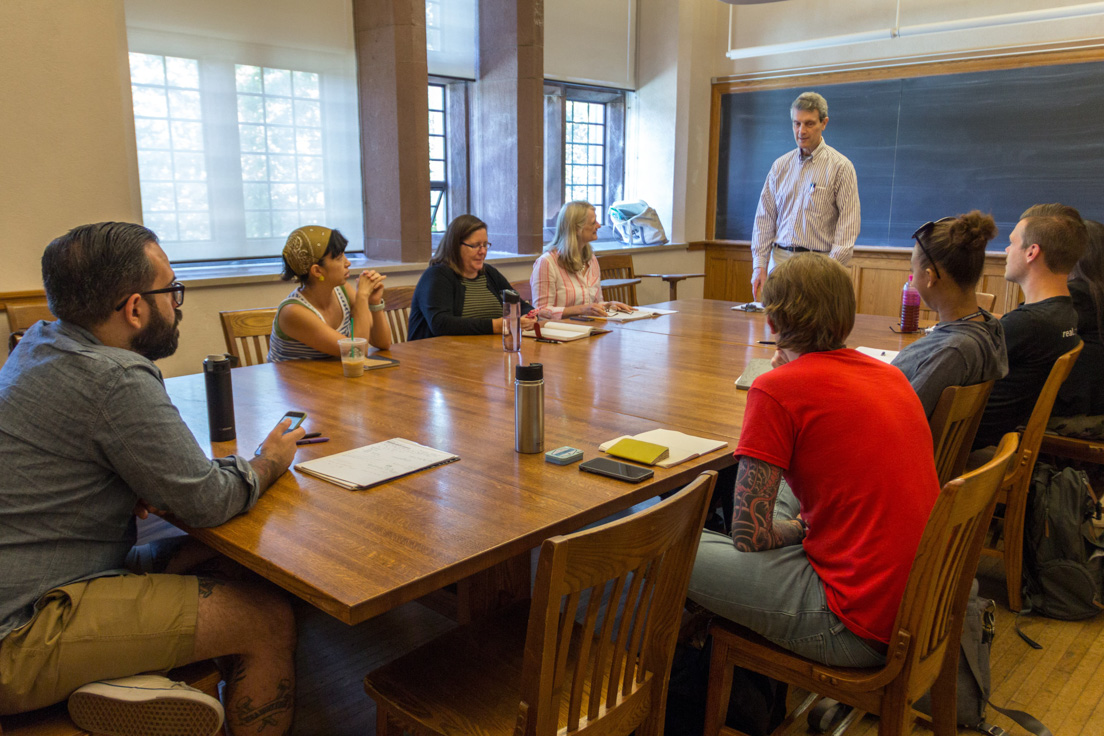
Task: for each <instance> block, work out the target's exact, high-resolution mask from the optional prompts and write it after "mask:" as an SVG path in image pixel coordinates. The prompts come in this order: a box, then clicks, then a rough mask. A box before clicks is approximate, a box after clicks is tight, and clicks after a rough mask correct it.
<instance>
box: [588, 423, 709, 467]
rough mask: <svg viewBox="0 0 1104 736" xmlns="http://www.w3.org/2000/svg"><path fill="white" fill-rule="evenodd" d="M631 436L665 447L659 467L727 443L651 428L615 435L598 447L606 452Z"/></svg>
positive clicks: (690, 457) (696, 455) (683, 460)
mask: <svg viewBox="0 0 1104 736" xmlns="http://www.w3.org/2000/svg"><path fill="white" fill-rule="evenodd" d="M626 438H631V439H634V440H640V441H641V442H651V443H653V444H656V445H661V446H663V447H666V448H667V457H666V458H665V459H663V460H660V461H658V462H656V463H655V464H656V465H658V466H659V467H661V468H672V467H674V466H676V465H678V464H679V463H684V462H686V461H687V460H692V459H694V458H696V457H699V456H701V455H705V454H706V453H709V452H713V451H714V450H719V449H721V448H722V447H726V446H727V445H728V443H727V442H725V441H724V440H710V439H706V438H705V437H695V436H694V435H692V434H683V433H682V432H676V431H675V430H673V429H653V430H650V431H648V432H641V433H640V434H636V435H631V436H630V435H625V436H623V437H615V438H613V439H612V440H610V441H609V442H603V443H602V444H600V445H598V449H599V450H601V451H602V452H606V451H607V450H608V449H609V448H610V447H613V446H614V445H615V444H617V443H618V442H620V441H621V440H623V439H626Z"/></svg>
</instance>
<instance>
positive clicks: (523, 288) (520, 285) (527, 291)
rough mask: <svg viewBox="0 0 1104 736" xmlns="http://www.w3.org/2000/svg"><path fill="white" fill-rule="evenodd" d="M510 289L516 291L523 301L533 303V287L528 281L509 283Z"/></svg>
mask: <svg viewBox="0 0 1104 736" xmlns="http://www.w3.org/2000/svg"><path fill="white" fill-rule="evenodd" d="M510 288H511V289H513V290H514V291H516V292H517V293H518V295H519V296H520V297H521V298H522V300H523V301H527V302H529V303H530V304H532V303H533V285H532V284H530V283H529V282H528V281H511V282H510Z"/></svg>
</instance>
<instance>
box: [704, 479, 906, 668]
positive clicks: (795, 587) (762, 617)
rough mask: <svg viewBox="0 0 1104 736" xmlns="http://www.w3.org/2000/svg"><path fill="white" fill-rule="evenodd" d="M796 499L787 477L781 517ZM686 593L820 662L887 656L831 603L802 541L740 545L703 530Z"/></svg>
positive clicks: (857, 662) (866, 661)
mask: <svg viewBox="0 0 1104 736" xmlns="http://www.w3.org/2000/svg"><path fill="white" fill-rule="evenodd" d="M796 506H797V505H796V499H794V498H793V495H792V492H790V490H789V488H787V487H785V484H784V483H783V488H782V489H781V490H780V492H779V501H778V504H777V505H776V508H775V511H776V514H775V515H776V517H778V516H789V515H790V514H792V515H794V516H796V513H797V507H796ZM778 512H781V513H778ZM787 512H789V513H787ZM791 518H792V516H791ZM687 595H688V597H689V598H690V600H692V601H694V602H695V603H698V604H699V605H701V606H704V607H705V608H707V609H709V610H710V611H712V612H713V613H716V614H718V615H720V616H723V617H724V618H727V619H728V620H730V621H734V622H735V623H738V624H740V625H742V626H746V627H748V628H749V629H751V630H753V631H755V632H757V633H759V634H761V635H762V636H765V637H766V638H767V639H770V640H771V641H772V642H774V643H775V644H777V645H779V646H781V647H784V648H786V649H789V650H790V651H792V652H795V653H797V654H800V655H801V656H803V657H808V658H809V659H813V660H816V661H817V662H823V663H824V664H829V665H835V666H841V667H875V666H880V665H883V664H885V655H883V654H881V653H879V652H877V651H875V650H874V648H872V647H871V646H870V645H869V644H868V643H867V642H866V641H864V640H863V639H862V638H861V637H859V636H857V635H855V634H854V633H852V632H851V630H850V629H848V628H847V627H846V626H845V625H844V624H843V622H842V621H840V619H839V617H837V616H836V614H834V613H832V611H831V609H829V608H828V600H827V598H826V597H825V594H824V585H823V583H821V581H820V578H819V577H818V576H817V574H816V571H815V570H813V566H812V565H810V564H809V560H808V558H807V557H806V556H805V549H804V548H803V547H802V546H801V545H800V544H795V545H791V546H789V547H780V548H778V549H772V550H767V551H765V552H740V551H739V550H737V549H736V547H735V546H734V545H733V544H732V539H731V538H730V537H728V536H726V535H724V534H718V533H717V532H711V531H704V532H702V536H701V541H700V542H699V543H698V557H697V560H696V561H695V562H694V571H693V573H692V574H691V576H690V589H689V592H688V593H687Z"/></svg>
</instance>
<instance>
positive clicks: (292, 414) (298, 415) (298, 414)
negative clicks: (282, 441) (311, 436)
mask: <svg viewBox="0 0 1104 736" xmlns="http://www.w3.org/2000/svg"><path fill="white" fill-rule="evenodd" d="M306 418H307V413H306V412H305V411H289V412H286V413H285V414H284V415H283V416H282V417H280V421H279V422H276V426H277V427H279V426H280V423H281V422H283V421H284V420H285V419H290V420H291V426H290V427H288V428H287V429H286V430H284V434H287V433H288V432H290V431H291V430H293V429H298V428H299V425H300V424H302V423H303V420H304V419H306ZM262 447H264V443H263V442H262V443H261V444H259V445H257V449H256V450H254V451H253V454H254V455H260V454H261V448H262Z"/></svg>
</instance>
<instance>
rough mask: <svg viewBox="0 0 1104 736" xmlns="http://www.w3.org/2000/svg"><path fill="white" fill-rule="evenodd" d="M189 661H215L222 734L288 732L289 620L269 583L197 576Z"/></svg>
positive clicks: (291, 691) (291, 682)
mask: <svg viewBox="0 0 1104 736" xmlns="http://www.w3.org/2000/svg"><path fill="white" fill-rule="evenodd" d="M199 590H200V598H199V616H198V620H197V622H196V636H195V650H194V659H196V660H201V659H212V658H217V659H218V660H219V662H218V663H219V666H220V669H221V670H222V672H223V677H224V680H225V685H224V689H223V702H224V704H225V706H226V726H227V732H228V733H230V734H232V736H241V735H242V734H258V733H259V734H266V735H268V734H272V735H274V736H282V735H283V734H287V733H290V730H291V725H292V715H293V714H292V710H293V706H294V702H295V619H294V616H293V614H292V611H291V606H290V605H289V603H288V602H287V600H286V599H285V598H284V596H283V595H282V594H281V593H280V592H279V591H277V590H275V589H274V588H273V587H272V586H270V585H264V584H254V583H241V582H223V581H220V580H216V579H214V578H200V579H199Z"/></svg>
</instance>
